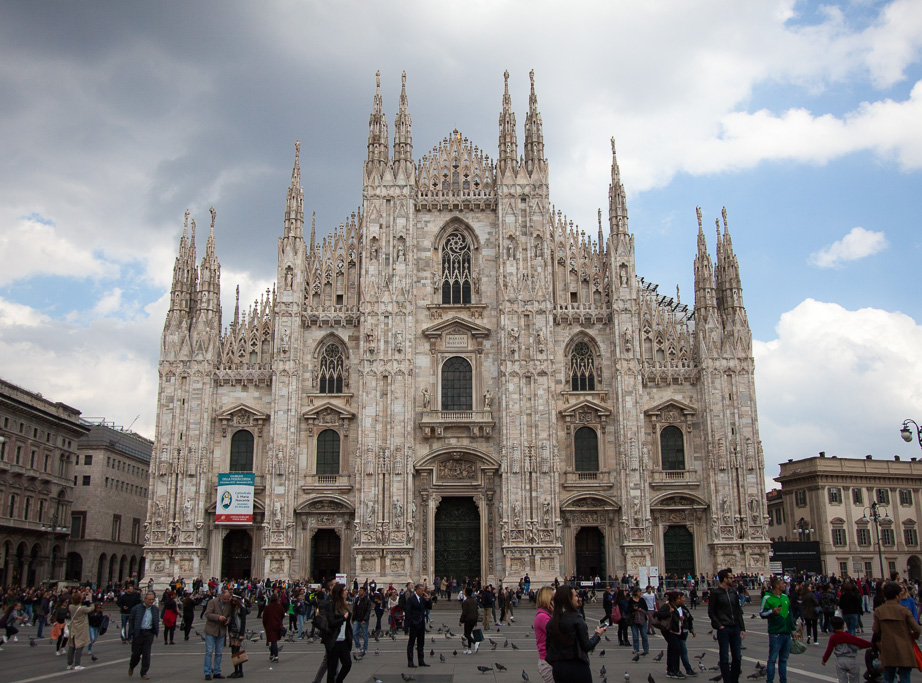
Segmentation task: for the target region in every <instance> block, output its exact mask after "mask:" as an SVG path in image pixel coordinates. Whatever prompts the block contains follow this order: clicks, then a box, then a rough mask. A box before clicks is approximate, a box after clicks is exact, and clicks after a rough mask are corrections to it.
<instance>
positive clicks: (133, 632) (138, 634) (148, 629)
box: [128, 593, 160, 679]
mask: <svg viewBox="0 0 922 683" xmlns="http://www.w3.org/2000/svg"><path fill="white" fill-rule="evenodd" d="M154 599H155V597H154V594H153V593H148V594H147V595H145V596H144V602H142V603H139V604H137V605H135V606H134V607H132V608H131V613H130V614H129V615H128V639H129V640H130V641H131V659H130V660H129V662H128V675H129V676H131V675H132V674H134V668H135V667H136V666H137V665H138V662H140V663H141V678H143V679H147V678H150V676H148V675H147V672H148V670H150V648H151V645H153V644H154V639H155V638H156V637H157V636H158V635H159V633H160V610H158V609H157V606H156V605H155V604H154Z"/></svg>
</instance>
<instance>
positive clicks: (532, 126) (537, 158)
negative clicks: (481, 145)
mask: <svg viewBox="0 0 922 683" xmlns="http://www.w3.org/2000/svg"><path fill="white" fill-rule="evenodd" d="M528 78H529V79H530V80H531V94H530V95H529V96H528V116H526V117H525V168H526V170H527V171H528V174H529V175H531V174H532V173H533V172H534V170H535V167H536V166H537V167H541V166H543V164H544V131H543V128H542V124H541V114H540V112H539V111H538V96H537V95H535V70H534V69H532V70H531V71H529V72H528Z"/></svg>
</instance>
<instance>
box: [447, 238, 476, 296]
mask: <svg viewBox="0 0 922 683" xmlns="http://www.w3.org/2000/svg"><path fill="white" fill-rule="evenodd" d="M442 303H443V304H469V303H471V243H470V240H468V238H467V237H466V236H465V235H464V233H462V232H461V231H459V230H454V231H452V232H451V233H449V234H448V237H446V238H445V241H444V242H443V243H442Z"/></svg>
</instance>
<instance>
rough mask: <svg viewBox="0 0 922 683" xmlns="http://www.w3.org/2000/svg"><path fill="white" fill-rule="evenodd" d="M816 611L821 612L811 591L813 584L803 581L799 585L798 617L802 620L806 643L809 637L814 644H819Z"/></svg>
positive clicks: (808, 641)
mask: <svg viewBox="0 0 922 683" xmlns="http://www.w3.org/2000/svg"><path fill="white" fill-rule="evenodd" d="M818 613H819V614H822V610H821V609H820V603H819V602H818V601H817V599H816V593H814V592H813V584H812V583H807V582H804V583H803V584H802V585H801V587H800V618H801V619H803V620H804V633H805V634H806V636H807V645H809V644H810V642H811V639H812V642H813V644H814V645H819V644H820V643H819V638H817V621H818Z"/></svg>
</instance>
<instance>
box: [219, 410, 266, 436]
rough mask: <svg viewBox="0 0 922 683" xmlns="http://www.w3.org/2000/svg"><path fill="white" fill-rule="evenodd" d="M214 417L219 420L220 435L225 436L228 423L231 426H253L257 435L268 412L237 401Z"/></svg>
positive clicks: (260, 433) (261, 430)
mask: <svg viewBox="0 0 922 683" xmlns="http://www.w3.org/2000/svg"><path fill="white" fill-rule="evenodd" d="M215 417H217V419H218V420H219V421H220V422H221V436H227V426H228V424H230V425H231V426H233V427H255V428H256V433H257V436H262V433H263V424H264V423H265V422H266V420H268V419H269V414H268V413H264V412H262V411H259V410H256V408H253V407H251V406H248V405H246V404H245V403H237V404H235V405H233V406H231V407H230V408H228V409H227V410H224V411H222V412H220V413H218V414H217V415H216V416H215Z"/></svg>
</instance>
